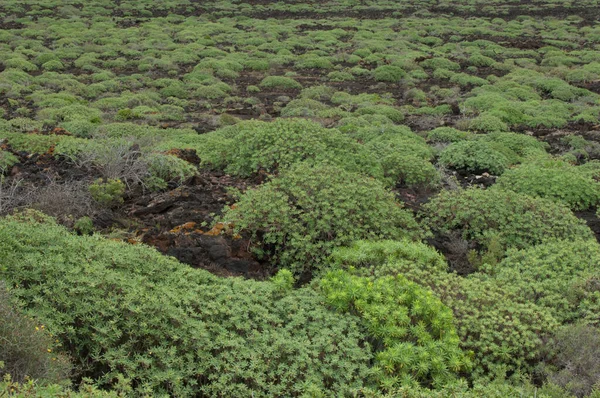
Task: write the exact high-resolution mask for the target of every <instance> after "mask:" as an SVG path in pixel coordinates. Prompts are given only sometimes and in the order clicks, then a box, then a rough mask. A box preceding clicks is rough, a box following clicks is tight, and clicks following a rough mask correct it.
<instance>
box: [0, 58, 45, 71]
mask: <svg viewBox="0 0 600 398" xmlns="http://www.w3.org/2000/svg"><path fill="white" fill-rule="evenodd" d="M2 63H3V64H4V66H5V67H6V68H14V69H19V70H22V71H26V72H33V71H35V70H37V66H36V65H35V64H34V63H31V62H29V61H27V60H26V59H23V58H10V59H7V60H4V61H3V62H2Z"/></svg>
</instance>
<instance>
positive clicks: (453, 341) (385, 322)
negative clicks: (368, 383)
mask: <svg viewBox="0 0 600 398" xmlns="http://www.w3.org/2000/svg"><path fill="white" fill-rule="evenodd" d="M319 287H320V290H321V291H322V292H323V294H324V296H325V299H326V302H327V303H328V304H329V305H331V306H333V307H334V308H336V309H337V310H338V311H340V312H344V313H351V314H355V315H357V316H358V317H360V318H361V319H362V321H363V323H364V324H365V327H366V329H367V332H368V334H369V335H370V336H371V337H372V339H373V340H374V342H373V344H374V346H375V347H377V351H378V352H376V355H375V358H376V366H377V367H376V369H377V370H376V371H375V372H374V373H375V374H374V376H375V378H376V379H377V382H378V383H379V385H380V386H381V387H382V389H384V390H391V389H393V388H395V387H399V386H404V387H408V386H415V385H419V384H421V385H424V386H428V387H430V386H434V387H442V386H444V385H447V384H449V383H451V382H453V381H455V380H456V379H457V375H458V374H459V373H460V372H462V371H467V370H469V369H470V367H471V361H470V360H469V358H468V356H467V355H466V354H465V353H463V352H462V351H461V350H460V348H459V342H460V340H459V338H458V335H457V333H456V329H455V326H454V319H453V316H452V311H451V310H450V309H449V308H448V307H446V306H445V305H443V304H442V303H441V302H440V301H439V299H438V298H437V297H435V296H434V295H433V294H432V292H431V291H429V290H428V289H427V288H423V287H422V286H419V285H418V284H416V283H414V282H410V281H408V280H407V279H406V278H405V277H404V276H401V275H397V276H386V277H382V278H377V279H375V280H371V279H369V278H366V277H361V276H356V275H352V274H350V273H348V272H347V271H343V270H338V271H330V272H328V273H327V274H326V275H325V276H324V277H323V278H322V279H320V280H319Z"/></svg>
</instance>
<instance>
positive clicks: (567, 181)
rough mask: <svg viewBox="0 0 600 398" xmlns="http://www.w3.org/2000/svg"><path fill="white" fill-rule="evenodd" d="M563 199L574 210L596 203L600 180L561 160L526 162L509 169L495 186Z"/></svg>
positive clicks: (593, 205)
mask: <svg viewBox="0 0 600 398" xmlns="http://www.w3.org/2000/svg"><path fill="white" fill-rule="evenodd" d="M495 187H496V188H498V189H505V190H506V189H508V190H512V191H515V192H519V193H524V194H527V195H531V196H536V197H541V198H548V199H550V200H553V201H555V202H560V203H563V204H564V205H566V206H568V207H569V208H571V209H573V210H585V209H589V208H590V207H596V205H597V204H598V203H599V202H600V183H598V181H596V179H595V178H594V176H593V175H592V173H590V172H589V171H587V170H585V169H582V168H580V167H577V166H573V165H571V164H569V163H566V162H563V161H561V160H555V159H548V160H545V161H537V162H532V163H526V164H523V165H520V166H519V167H516V168H513V169H511V170H507V171H506V172H505V173H504V174H503V175H502V176H501V177H500V178H499V179H498V180H497V184H496V186H495Z"/></svg>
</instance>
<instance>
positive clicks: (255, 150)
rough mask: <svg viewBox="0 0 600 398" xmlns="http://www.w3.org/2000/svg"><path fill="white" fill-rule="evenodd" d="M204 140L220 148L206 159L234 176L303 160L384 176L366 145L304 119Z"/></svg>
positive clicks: (249, 126)
mask: <svg viewBox="0 0 600 398" xmlns="http://www.w3.org/2000/svg"><path fill="white" fill-rule="evenodd" d="M203 138H205V139H208V140H212V142H214V143H215V146H216V147H217V148H215V149H212V151H211V152H212V153H207V154H206V155H205V158H208V161H210V162H212V163H213V164H215V165H217V166H221V167H225V170H226V171H227V172H228V173H232V174H237V175H243V176H248V175H252V174H253V173H257V172H259V171H261V170H262V171H266V172H267V173H273V172H277V171H280V170H285V169H286V168H289V167H290V166H292V165H293V164H295V163H297V162H301V161H308V162H311V163H315V164H316V163H321V162H325V163H330V164H335V165H338V166H340V167H342V168H344V169H346V170H348V171H353V172H357V173H364V174H368V175H371V176H374V177H377V178H381V177H382V174H383V173H382V169H381V166H380V164H379V162H378V161H377V158H376V157H375V156H374V155H373V154H372V153H371V152H370V151H369V150H368V149H367V148H365V147H364V146H363V145H361V144H359V143H357V142H356V141H354V140H353V139H352V138H350V137H348V136H346V135H344V134H342V133H341V132H339V131H338V130H335V129H326V128H324V127H323V126H321V125H320V124H319V123H315V122H311V121H308V120H304V119H280V120H276V121H274V122H272V123H265V122H258V121H250V122H242V123H238V124H237V125H235V126H233V127H229V128H227V129H225V130H223V131H216V132H214V133H210V134H207V135H205V136H204V137H203ZM212 159H214V160H212Z"/></svg>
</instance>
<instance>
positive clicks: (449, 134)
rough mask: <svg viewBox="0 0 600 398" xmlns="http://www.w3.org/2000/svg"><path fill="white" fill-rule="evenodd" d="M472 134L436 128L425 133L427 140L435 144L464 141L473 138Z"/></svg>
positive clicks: (451, 128) (448, 128)
mask: <svg viewBox="0 0 600 398" xmlns="http://www.w3.org/2000/svg"><path fill="white" fill-rule="evenodd" d="M473 136H474V134H473V133H469V132H468V131H460V130H457V129H455V128H453V127H438V128H436V129H433V130H431V131H430V132H429V133H427V139H428V140H429V141H430V142H435V143H438V142H440V143H452V142H459V141H465V140H468V139H471V138H473Z"/></svg>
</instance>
